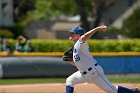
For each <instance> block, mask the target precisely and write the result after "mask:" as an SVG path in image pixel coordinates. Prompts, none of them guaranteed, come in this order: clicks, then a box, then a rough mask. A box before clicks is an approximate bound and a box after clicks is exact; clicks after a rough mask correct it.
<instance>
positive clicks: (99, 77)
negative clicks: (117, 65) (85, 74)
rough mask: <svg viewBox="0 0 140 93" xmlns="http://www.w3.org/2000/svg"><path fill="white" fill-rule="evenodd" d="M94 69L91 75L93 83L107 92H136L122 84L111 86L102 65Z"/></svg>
mask: <svg viewBox="0 0 140 93" xmlns="http://www.w3.org/2000/svg"><path fill="white" fill-rule="evenodd" d="M96 69H97V70H96V72H95V74H94V75H93V78H94V83H95V84H96V85H97V86H99V87H100V88H101V89H103V90H104V91H106V92H107V93H136V92H134V91H132V90H131V89H128V88H125V87H122V86H113V85H112V84H111V82H110V81H109V80H108V79H107V77H106V76H105V74H104V72H103V69H102V67H101V66H98V67H97V68H96Z"/></svg>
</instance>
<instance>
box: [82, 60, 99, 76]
mask: <svg viewBox="0 0 140 93" xmlns="http://www.w3.org/2000/svg"><path fill="white" fill-rule="evenodd" d="M97 65H98V64H97V63H96V64H95V66H97ZM91 70H92V67H90V68H88V71H91ZM82 73H83V74H84V75H85V74H87V71H84V72H82Z"/></svg>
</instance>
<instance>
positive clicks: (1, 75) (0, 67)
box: [0, 63, 3, 78]
mask: <svg viewBox="0 0 140 93" xmlns="http://www.w3.org/2000/svg"><path fill="white" fill-rule="evenodd" d="M2 77H3V70H2V65H1V63H0V78H2Z"/></svg>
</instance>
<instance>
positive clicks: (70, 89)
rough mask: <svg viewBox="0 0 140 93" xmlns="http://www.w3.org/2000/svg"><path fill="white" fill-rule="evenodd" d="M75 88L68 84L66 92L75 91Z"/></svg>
mask: <svg viewBox="0 0 140 93" xmlns="http://www.w3.org/2000/svg"><path fill="white" fill-rule="evenodd" d="M73 90H74V88H73V87H70V86H66V93H73Z"/></svg>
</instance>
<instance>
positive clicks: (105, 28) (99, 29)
mask: <svg viewBox="0 0 140 93" xmlns="http://www.w3.org/2000/svg"><path fill="white" fill-rule="evenodd" d="M97 29H98V31H100V32H105V31H106V30H107V27H106V26H105V25H101V26H98V27H97Z"/></svg>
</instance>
